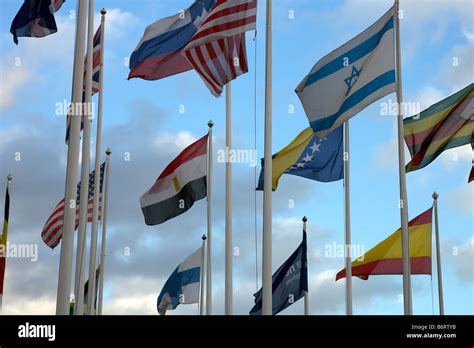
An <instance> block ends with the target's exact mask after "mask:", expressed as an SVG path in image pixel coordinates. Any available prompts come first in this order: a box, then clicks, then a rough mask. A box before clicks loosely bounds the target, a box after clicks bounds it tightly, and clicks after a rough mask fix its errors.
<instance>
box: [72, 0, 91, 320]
mask: <svg viewBox="0 0 474 348" xmlns="http://www.w3.org/2000/svg"><path fill="white" fill-rule="evenodd" d="M87 25H88V27H87V55H86V74H85V90H84V108H85V111H83V113H84V114H85V115H84V116H82V120H83V123H84V129H83V140H82V166H81V191H80V193H79V195H80V196H79V197H80V203H79V204H80V205H79V226H78V234H77V250H76V277H75V286H74V299H75V306H74V314H75V315H83V314H84V313H83V312H84V303H83V302H84V301H83V300H82V299H83V297H84V288H83V286H82V284H83V283H84V272H83V270H84V269H85V267H84V258H85V256H86V255H85V254H86V253H85V244H86V229H87V207H88V205H89V199H88V193H89V171H90V154H91V124H92V111H91V110H92V107H91V102H92V50H93V43H92V41H93V40H94V39H93V38H94V1H93V0H89V15H88V20H87Z"/></svg>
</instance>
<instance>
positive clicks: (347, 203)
mask: <svg viewBox="0 0 474 348" xmlns="http://www.w3.org/2000/svg"><path fill="white" fill-rule="evenodd" d="M344 208H345V214H344V218H345V224H344V229H345V237H344V246H345V248H344V256H345V262H346V315H352V264H351V257H352V255H351V190H350V154H349V121H346V122H344Z"/></svg>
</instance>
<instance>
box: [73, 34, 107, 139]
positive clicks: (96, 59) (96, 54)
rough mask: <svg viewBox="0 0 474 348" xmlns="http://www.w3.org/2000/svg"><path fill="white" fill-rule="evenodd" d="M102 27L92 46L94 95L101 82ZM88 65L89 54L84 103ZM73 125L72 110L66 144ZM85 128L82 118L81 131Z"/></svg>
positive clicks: (85, 64) (85, 60) (83, 99)
mask: <svg viewBox="0 0 474 348" xmlns="http://www.w3.org/2000/svg"><path fill="white" fill-rule="evenodd" d="M101 30H102V28H101V26H100V25H99V28H98V29H97V31H96V33H95V35H94V40H93V48H92V95H94V94H96V93H97V92H99V86H100V85H99V83H100V55H101V50H102V39H101V34H102V32H101ZM86 66H87V55H86V57H85V58H84V79H83V81H84V84H83V88H82V104H83V105H84V103H85V99H86V98H85V97H86V96H85V93H86ZM70 127H71V112H68V114H67V116H66V144H69V132H70ZM82 128H84V121H83V120H81V131H82Z"/></svg>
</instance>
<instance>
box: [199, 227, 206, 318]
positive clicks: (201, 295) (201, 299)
mask: <svg viewBox="0 0 474 348" xmlns="http://www.w3.org/2000/svg"><path fill="white" fill-rule="evenodd" d="M205 249H206V235H205V234H203V235H202V248H201V284H200V291H199V315H204V254H205Z"/></svg>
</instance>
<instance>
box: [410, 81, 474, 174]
mask: <svg viewBox="0 0 474 348" xmlns="http://www.w3.org/2000/svg"><path fill="white" fill-rule="evenodd" d="M473 96H474V83H471V84H470V85H469V86H467V87H466V88H464V89H462V90H460V91H459V92H457V93H455V94H453V95H452V96H450V97H448V98H446V99H443V100H441V101H440V102H438V103H436V104H434V105H432V106H430V107H429V108H428V109H426V110H424V111H423V112H421V113H420V114H419V115H415V116H412V117H408V118H405V119H404V120H403V124H404V132H405V142H406V144H407V146H408V149H409V150H410V154H411V158H412V159H411V161H410V163H408V164H407V166H406V171H407V172H410V171H413V170H417V169H420V168H423V167H425V166H427V165H428V164H430V163H431V162H433V161H434V160H435V159H436V158H437V157H438V156H439V155H440V154H441V153H442V152H443V151H444V150H447V149H452V148H454V147H458V146H462V145H465V144H469V143H470V142H471V140H472V137H473V133H474V105H473V102H474V101H473Z"/></svg>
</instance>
